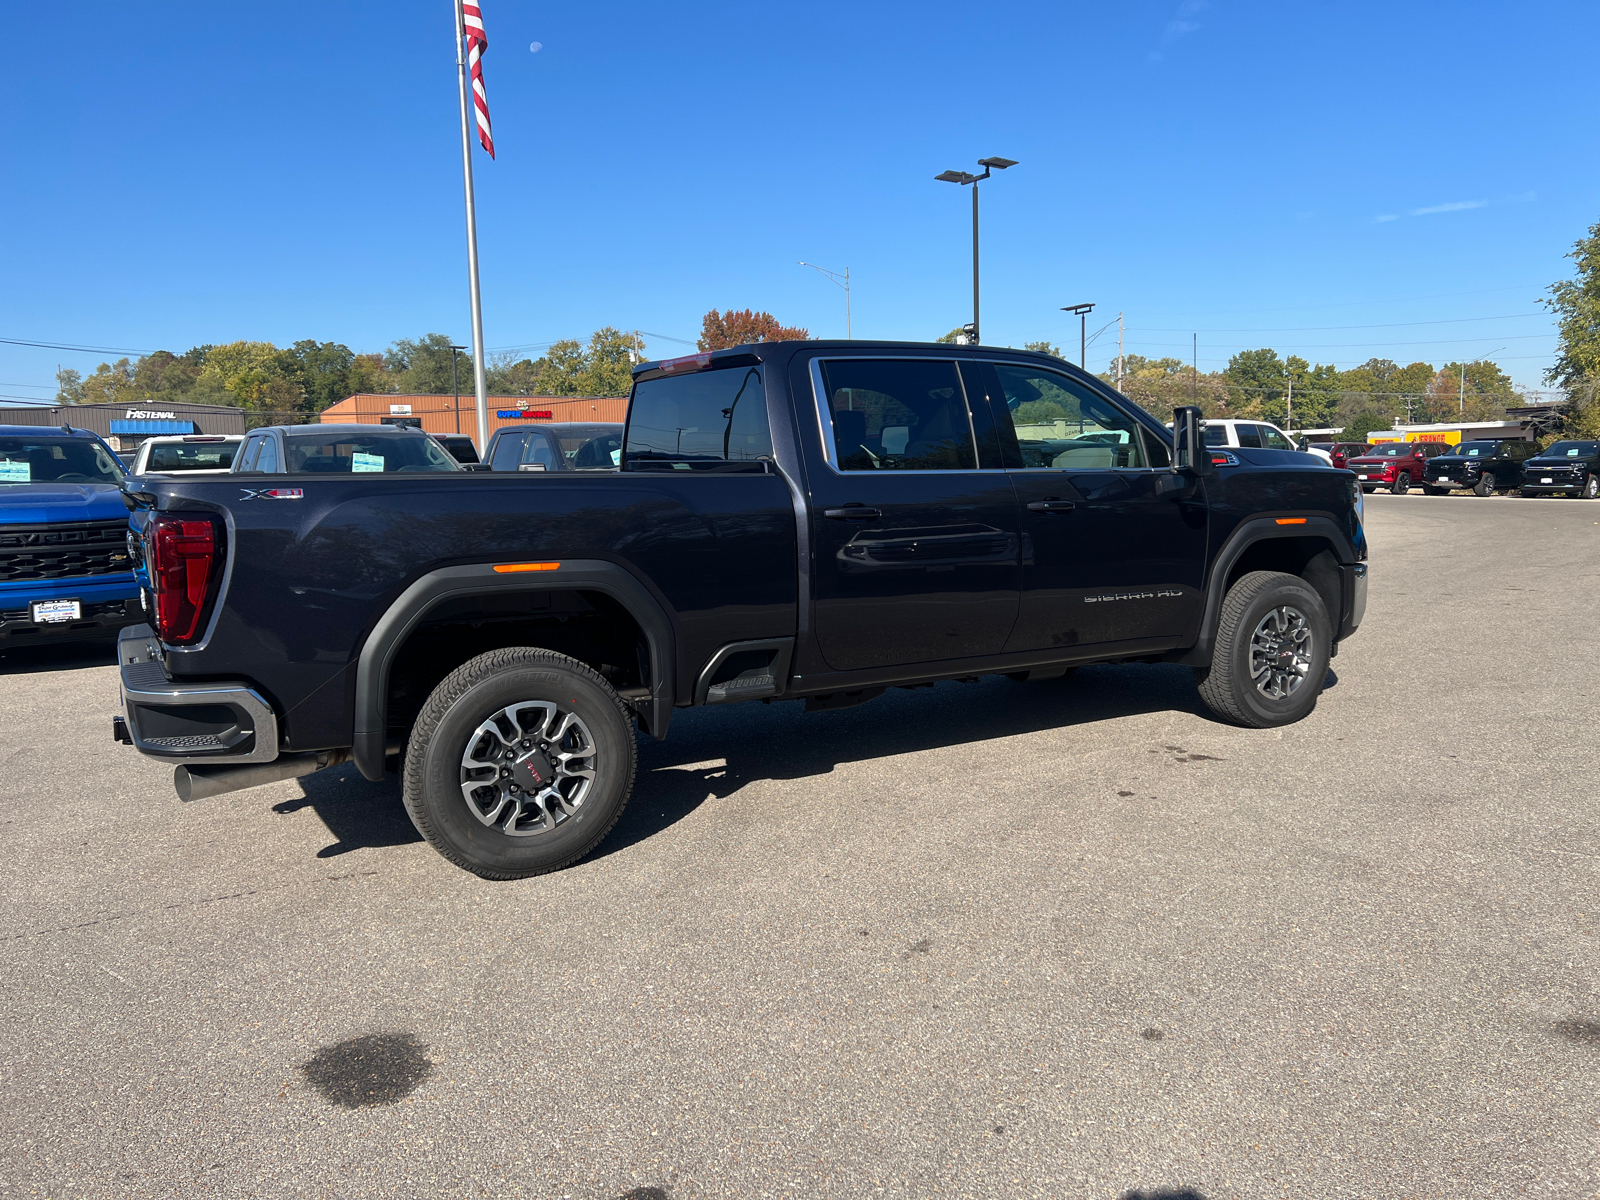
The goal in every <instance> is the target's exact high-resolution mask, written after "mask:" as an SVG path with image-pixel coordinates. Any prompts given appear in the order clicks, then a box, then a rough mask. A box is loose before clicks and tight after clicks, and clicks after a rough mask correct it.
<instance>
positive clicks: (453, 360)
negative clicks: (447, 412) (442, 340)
mask: <svg viewBox="0 0 1600 1200" xmlns="http://www.w3.org/2000/svg"><path fill="white" fill-rule="evenodd" d="M465 349H466V347H465V346H451V347H450V386H451V387H452V388H454V389H455V393H456V432H457V433H460V432H461V384H460V382H459V381H458V380H457V379H456V356H457V355H458V354H460V353H461V352H462V351H464V350H465Z"/></svg>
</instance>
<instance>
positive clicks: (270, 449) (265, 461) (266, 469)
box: [256, 434, 278, 475]
mask: <svg viewBox="0 0 1600 1200" xmlns="http://www.w3.org/2000/svg"><path fill="white" fill-rule="evenodd" d="M256 470H257V471H259V472H261V473H262V474H263V475H276V474H277V473H278V442H277V439H275V438H273V437H272V436H271V435H270V434H268V435H267V436H266V437H264V438H262V439H261V453H260V454H259V455H257V456H256Z"/></svg>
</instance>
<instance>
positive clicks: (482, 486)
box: [115, 341, 1367, 879]
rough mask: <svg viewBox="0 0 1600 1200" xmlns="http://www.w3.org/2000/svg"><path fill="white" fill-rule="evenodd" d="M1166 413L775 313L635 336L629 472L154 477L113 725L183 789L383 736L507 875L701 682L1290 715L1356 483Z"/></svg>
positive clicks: (1352, 516)
mask: <svg viewBox="0 0 1600 1200" xmlns="http://www.w3.org/2000/svg"><path fill="white" fill-rule="evenodd" d="M1173 424H1174V427H1173V429H1172V430H1171V431H1169V430H1167V429H1166V428H1164V427H1163V425H1162V424H1161V422H1159V421H1157V420H1155V419H1154V418H1152V417H1151V416H1150V415H1149V414H1147V413H1145V412H1143V411H1142V410H1141V409H1139V408H1138V407H1137V406H1136V405H1134V404H1132V403H1130V402H1129V401H1127V400H1126V399H1125V398H1123V397H1122V396H1120V395H1119V394H1118V393H1116V392H1115V391H1112V390H1110V389H1109V388H1107V387H1106V386H1105V385H1104V384H1102V383H1101V382H1100V381H1099V380H1097V379H1095V378H1094V377H1093V376H1090V375H1088V374H1086V373H1084V372H1082V371H1080V370H1078V369H1077V368H1075V367H1072V366H1070V365H1068V364H1066V363H1064V362H1061V361H1060V360H1058V359H1055V358H1051V357H1047V356H1043V355H1039V354H1031V353H1027V352H1020V351H1011V350H997V349H989V348H984V347H978V346H964V347H954V346H942V345H940V346H935V345H921V344H885V343H871V342H855V341H852V342H771V343H763V344H760V345H754V346H744V347H739V348H736V349H732V350H724V351H717V352H715V353H706V354H697V355H690V356H688V357H685V358H680V359H673V360H668V361H665V362H655V363H645V364H642V365H641V366H639V367H638V368H637V370H636V371H635V373H634V386H633V394H632V398H631V402H630V404H629V409H628V422H627V427H626V431H625V434H624V443H623V451H622V455H621V470H620V472H617V473H595V474H586V473H583V472H562V473H558V474H538V473H535V474H531V475H529V474H491V473H466V472H448V473H441V474H401V473H389V472H386V471H384V470H381V469H372V468H370V467H369V468H368V469H367V470H365V471H362V472H356V473H338V472H329V473H324V474H321V475H319V476H317V477H314V478H313V477H308V476H307V475H305V474H299V475H293V476H280V475H249V474H243V475H241V474H235V475H233V476H230V477H225V478H193V479H184V478H181V477H174V478H169V479H155V478H150V479H144V480H134V481H131V482H130V483H129V484H128V488H129V490H128V492H127V493H126V497H125V500H126V503H127V505H128V507H129V508H130V510H131V521H130V524H131V526H132V532H133V536H132V538H131V539H130V544H131V545H132V546H133V547H134V548H135V551H136V552H137V553H138V554H139V555H140V556H141V566H140V569H141V572H142V574H143V576H144V577H145V578H147V579H148V582H149V587H150V591H151V594H150V596H149V597H148V600H149V610H150V612H151V613H152V614H153V622H152V623H153V628H152V627H151V626H144V625H141V626H136V627H135V628H133V629H130V630H126V631H124V633H123V636H122V639H121V642H120V645H119V650H120V654H119V662H120V663H121V672H122V693H123V701H124V707H125V717H118V718H117V719H116V722H115V732H116V736H117V737H118V738H119V739H121V740H123V741H125V742H131V743H132V744H133V745H135V746H137V747H138V749H139V750H141V751H142V752H143V753H145V754H147V755H150V756H152V757H155V758H159V759H163V760H166V761H169V762H172V763H174V764H175V765H176V766H177V772H176V776H177V779H176V782H177V788H178V791H179V794H180V795H181V796H182V797H183V798H184V799H192V798H200V797H202V796H207V795H214V794H217V793H220V792H225V791H231V790H234V789H236V788H241V787H249V786H252V785H255V784H258V783H263V782H267V781H270V780H274V779H286V778H292V777H295V776H298V775H304V774H307V773H309V772H311V771H314V770H317V769H319V768H321V767H325V766H328V765H331V764H333V763H335V762H342V761H344V760H345V759H347V758H348V759H353V760H354V762H355V764H356V766H357V767H358V768H359V769H360V770H361V772H362V774H363V775H365V776H366V777H367V778H369V779H379V778H381V777H382V776H383V774H384V771H385V763H386V759H387V758H388V757H389V756H392V755H397V756H399V762H400V768H399V769H400V772H401V775H402V780H403V783H402V790H403V796H404V801H405V805H406V808H407V810H408V812H409V813H410V815H411V818H412V820H413V821H415V823H416V825H417V828H418V829H419V830H420V831H421V832H422V833H423V835H424V836H425V837H426V838H427V839H428V841H429V842H431V843H432V844H433V846H434V847H435V848H436V849H438V850H439V852H440V853H442V854H444V855H445V856H446V857H447V858H449V859H451V860H452V861H453V862H455V863H457V864H459V865H460V866H462V867H465V868H466V869H468V870H470V871H474V872H477V873H478V874H480V875H483V876H485V877H488V878H498V879H509V878H516V877H520V876H527V875H534V874H538V873H540V872H543V871H548V870H552V869H555V868H558V867H561V866H563V865H565V864H568V863H571V862H573V861H575V860H577V859H579V858H581V857H582V856H583V855H585V854H587V853H588V852H589V851H590V850H592V849H593V848H594V847H595V845H596V844H597V843H598V842H599V841H600V839H601V838H603V837H604V836H605V834H606V832H607V831H608V830H609V829H610V828H611V827H612V825H613V824H614V823H615V822H616V820H617V818H618V817H619V816H620V815H621V813H622V810H623V807H624V805H625V804H626V803H627V800H628V797H629V794H630V792H631V790H632V787H633V778H634V767H635V758H636V741H635V734H634V723H635V722H637V723H638V725H639V726H640V727H642V728H643V729H644V730H645V731H646V732H647V733H649V734H650V735H652V736H654V737H657V738H661V737H665V736H666V733H667V726H668V723H669V722H670V720H671V718H672V713H673V710H674V708H680V707H684V706H687V705H700V704H728V703H733V702H737V701H750V700H758V699H762V700H765V699H777V698H798V699H803V700H804V701H805V703H806V707H807V709H808V710H815V709H827V708H839V707H844V706H847V705H852V704H858V703H861V702H863V701H866V700H870V699H872V698H873V697H875V696H877V695H879V694H880V693H882V692H883V691H884V689H885V688H889V687H901V686H910V685H917V684H925V683H928V682H931V681H936V680H940V679H953V678H967V677H971V676H975V675H980V674H984V673H1004V674H1007V675H1012V676H1016V677H1022V678H1027V677H1030V676H1032V677H1036V678H1048V677H1051V676H1054V675H1060V674H1062V673H1064V671H1065V670H1066V669H1068V668H1070V667H1073V666H1076V665H1079V664H1083V663H1091V662H1126V661H1164V662H1177V663H1184V664H1188V665H1191V666H1193V667H1194V669H1195V672H1196V676H1197V678H1198V681H1199V688H1200V692H1201V695H1202V696H1203V697H1204V699H1205V701H1206V703H1207V704H1208V705H1209V706H1210V707H1211V708H1212V709H1213V710H1214V711H1215V712H1217V713H1218V714H1219V715H1220V716H1221V717H1223V718H1224V719H1226V720H1229V721H1232V722H1236V723H1239V724H1243V725H1247V726H1256V727H1264V726H1273V725H1281V724H1285V723H1287V722H1291V721H1296V720H1299V719H1300V718H1302V717H1304V716H1305V715H1306V714H1307V713H1309V712H1310V711H1311V710H1312V708H1313V707H1314V705H1315V704H1316V701H1317V696H1318V694H1319V693H1320V691H1321V690H1322V687H1323V683H1324V679H1325V677H1326V674H1327V669H1328V659H1329V657H1330V656H1331V655H1332V654H1334V653H1335V652H1336V651H1337V647H1338V644H1339V642H1340V641H1341V640H1342V639H1344V638H1347V637H1349V636H1350V635H1351V634H1352V633H1353V632H1355V629H1356V627H1357V625H1358V624H1359V623H1360V621H1361V617H1362V613H1363V611H1364V609H1365V606H1366V584H1367V580H1366V563H1365V559H1366V556H1367V550H1366V539H1365V536H1364V534H1363V532H1362V527H1361V516H1362V496H1361V492H1360V489H1359V486H1358V485H1357V483H1356V481H1355V479H1354V478H1353V477H1352V476H1351V474H1350V473H1349V472H1347V471H1334V470H1330V469H1329V468H1328V467H1327V466H1326V465H1324V464H1323V463H1320V462H1317V461H1314V460H1312V459H1310V458H1308V457H1307V456H1306V455H1303V454H1297V453H1294V452H1292V451H1282V450H1267V449H1245V448H1228V449H1220V448H1219V449H1210V448H1208V447H1206V446H1205V444H1204V438H1203V434H1202V427H1203V422H1202V419H1201V416H1200V412H1199V410H1198V409H1193V408H1181V409H1179V410H1178V411H1177V413H1176V419H1175V420H1174V423H1173Z"/></svg>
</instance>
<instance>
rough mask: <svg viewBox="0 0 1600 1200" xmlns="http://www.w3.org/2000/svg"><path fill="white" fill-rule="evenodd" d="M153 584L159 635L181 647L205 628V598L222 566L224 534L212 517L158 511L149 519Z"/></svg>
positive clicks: (151, 579) (151, 580) (209, 593)
mask: <svg viewBox="0 0 1600 1200" xmlns="http://www.w3.org/2000/svg"><path fill="white" fill-rule="evenodd" d="M147 540H148V543H149V547H150V550H149V554H148V557H149V562H150V586H151V590H152V591H154V592H155V598H156V605H155V607H156V636H158V637H159V638H160V639H161V640H162V641H163V642H167V643H170V644H172V645H178V646H182V645H184V644H186V643H189V642H193V641H195V640H196V639H198V638H199V637H200V635H201V634H202V633H203V632H204V631H205V615H206V609H207V608H208V607H209V605H208V603H207V601H208V600H209V599H210V598H211V594H212V586H211V585H212V583H213V582H214V581H215V579H216V576H217V571H218V570H219V568H220V566H221V560H222V555H221V548H222V547H221V540H222V539H221V538H219V537H218V536H217V527H216V524H215V523H214V522H213V521H212V520H211V519H210V518H209V517H195V516H188V515H179V514H176V513H157V514H156V515H155V517H154V518H152V520H151V522H150V530H149V534H148V536H147Z"/></svg>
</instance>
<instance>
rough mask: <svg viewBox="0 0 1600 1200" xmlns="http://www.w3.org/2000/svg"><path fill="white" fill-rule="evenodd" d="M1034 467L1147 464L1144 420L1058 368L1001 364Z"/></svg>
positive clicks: (1011, 409)
mask: <svg viewBox="0 0 1600 1200" xmlns="http://www.w3.org/2000/svg"><path fill="white" fill-rule="evenodd" d="M995 370H996V372H997V373H998V374H999V376H1000V390H1001V392H1002V393H1003V394H1004V395H1005V398H1006V410H1007V412H1008V413H1009V414H1010V416H1011V423H1012V426H1013V428H1015V430H1016V433H1017V446H1018V448H1019V449H1020V450H1021V451H1022V465H1023V467H1024V468H1028V469H1034V470H1038V469H1046V468H1056V469H1060V468H1065V467H1071V468H1075V469H1077V470H1080V471H1096V470H1110V469H1112V468H1115V467H1146V466H1149V465H1150V464H1149V461H1148V458H1147V456H1146V453H1145V443H1144V438H1143V437H1142V436H1141V431H1140V429H1139V425H1138V422H1136V421H1135V420H1134V419H1133V418H1132V417H1130V416H1129V415H1128V414H1127V413H1125V412H1123V411H1122V410H1121V409H1119V408H1117V407H1116V406H1115V405H1114V404H1112V403H1111V402H1110V401H1109V400H1107V399H1106V398H1105V397H1103V396H1101V395H1100V394H1099V393H1098V392H1095V391H1092V390H1091V389H1089V388H1086V387H1084V386H1083V385H1082V384H1080V383H1078V382H1077V381H1076V380H1074V379H1071V378H1069V377H1067V376H1066V375H1060V374H1057V373H1056V372H1055V371H1048V370H1043V369H1041V368H1038V367H1020V366H1010V365H1007V364H1006V363H997V364H995Z"/></svg>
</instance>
